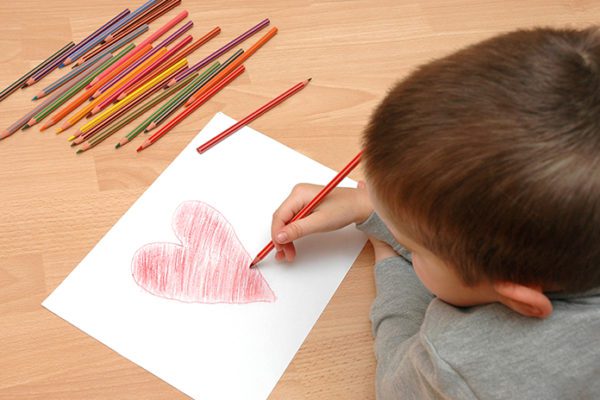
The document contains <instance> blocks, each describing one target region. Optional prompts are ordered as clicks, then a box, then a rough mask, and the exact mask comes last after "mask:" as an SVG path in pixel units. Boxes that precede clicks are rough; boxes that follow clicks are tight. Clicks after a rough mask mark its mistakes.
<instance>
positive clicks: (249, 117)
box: [196, 78, 312, 154]
mask: <svg viewBox="0 0 600 400" xmlns="http://www.w3.org/2000/svg"><path fill="white" fill-rule="evenodd" d="M311 80H312V78H308V79H307V80H305V81H303V82H300V83H297V84H296V85H294V86H292V87H291V88H289V89H288V90H286V91H285V92H283V93H281V94H280V95H279V96H277V97H275V98H274V99H273V100H271V101H269V102H268V103H266V104H264V105H263V106H262V107H260V108H258V109H257V110H255V111H253V112H252V113H250V114H249V115H247V116H246V117H244V118H243V119H241V120H240V121H238V122H237V123H235V124H233V125H231V126H230V127H229V128H227V129H225V130H224V131H223V132H221V133H219V134H218V135H217V136H215V137H213V138H212V139H210V140H208V141H207V142H206V143H204V144H202V145H201V146H199V147H198V148H197V149H196V150H197V151H198V153H200V154H202V153H204V152H205V151H206V150H208V149H210V148H211V147H213V146H214V145H216V144H217V143H219V142H220V141H221V140H223V139H225V138H226V137H228V136H230V135H233V134H234V133H235V132H237V131H238V130H240V129H241V128H243V127H244V126H246V125H248V124H249V123H250V122H252V121H254V120H255V119H256V118H258V117H260V116H261V115H263V114H264V113H266V112H267V111H269V110H271V109H272V108H274V107H275V106H277V105H278V104H281V103H283V102H284V101H285V100H286V99H288V98H290V97H292V96H293V95H294V94H296V93H298V92H299V91H301V90H302V89H304V88H305V87H306V85H308V83H309V82H310V81H311Z"/></svg>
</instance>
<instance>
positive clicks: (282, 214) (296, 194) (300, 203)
mask: <svg viewBox="0 0 600 400" xmlns="http://www.w3.org/2000/svg"><path fill="white" fill-rule="evenodd" d="M318 190H319V189H318V186H314V185H297V186H296V187H295V188H294V190H292V193H290V195H289V196H288V197H287V198H286V199H285V200H284V201H283V203H281V205H280V206H279V208H278V209H277V210H276V211H275V212H274V213H273V220H272V222H271V237H272V238H273V243H274V244H275V248H276V249H278V250H279V247H278V243H285V242H280V241H278V240H276V237H275V235H276V234H277V233H278V232H279V231H281V229H282V228H283V227H284V226H285V224H287V223H288V222H289V221H290V220H291V219H292V218H294V216H295V215H296V214H297V213H298V212H299V211H300V210H302V207H304V206H305V205H306V204H308V203H309V202H310V201H311V200H312V198H313V196H314V193H313V192H318Z"/></svg>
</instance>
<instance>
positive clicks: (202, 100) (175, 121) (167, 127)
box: [137, 65, 246, 152]
mask: <svg viewBox="0 0 600 400" xmlns="http://www.w3.org/2000/svg"><path fill="white" fill-rule="evenodd" d="M245 70H246V68H245V67H244V66H243V65H240V66H239V67H237V68H236V69H235V70H233V71H232V72H231V73H230V74H229V75H227V76H226V77H225V78H223V80H222V81H220V82H219V83H218V84H217V85H215V86H213V87H212V88H211V89H210V90H209V91H208V92H206V93H204V95H203V96H202V97H200V98H198V99H197V100H196V101H194V102H193V103H192V104H190V106H189V107H187V108H185V109H184V110H183V111H181V112H180V113H179V114H177V115H176V116H175V117H173V118H172V119H171V120H170V121H169V122H167V124H166V125H165V126H163V127H162V128H161V129H160V130H159V131H158V132H156V133H155V134H154V135H152V136H150V137H149V138H148V139H146V140H145V141H144V143H142V145H141V146H140V147H138V148H137V152H140V151H142V150H144V149H145V148H147V147H150V146H151V145H152V144H154V143H155V142H156V141H157V140H158V139H160V138H161V137H163V136H164V135H166V134H167V133H168V132H169V131H170V130H171V129H173V128H174V127H175V126H176V125H177V124H179V123H180V122H181V121H183V120H184V119H185V118H186V117H187V116H188V115H190V114H191V113H193V112H194V111H195V110H197V109H198V107H200V106H201V105H202V104H204V103H206V102H207V101H208V100H209V99H210V98H211V97H213V96H214V95H215V94H217V93H218V92H219V91H220V90H221V89H223V88H224V87H225V86H227V84H229V83H230V82H231V81H233V80H234V79H235V78H237V77H238V76H240V75H241V74H242V73H243V72H244V71H245Z"/></svg>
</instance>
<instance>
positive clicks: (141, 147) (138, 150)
mask: <svg viewBox="0 0 600 400" xmlns="http://www.w3.org/2000/svg"><path fill="white" fill-rule="evenodd" d="M142 150H144V145H141V146H140V147H138V148H137V150H136V151H137V152H138V153H139V152H140V151H142Z"/></svg>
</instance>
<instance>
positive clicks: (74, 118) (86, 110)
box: [62, 48, 167, 130]
mask: <svg viewBox="0 0 600 400" xmlns="http://www.w3.org/2000/svg"><path fill="white" fill-rule="evenodd" d="M166 51H167V49H165V48H162V49H160V50H159V51H158V52H156V54H154V55H153V56H152V57H150V58H148V59H147V60H146V61H144V62H143V63H142V64H140V65H139V66H138V67H137V68H136V69H134V70H133V71H131V72H130V73H129V74H127V75H125V76H124V77H123V78H122V79H121V80H120V81H118V82H117V83H116V84H115V85H113V87H111V88H110V89H108V90H107V91H106V92H104V93H102V95H101V96H100V97H98V98H97V99H95V100H94V101H92V102H90V103H89V104H88V105H86V106H85V107H83V108H82V109H81V110H79V111H78V112H77V113H76V114H75V115H73V116H72V117H71V118H69V119H68V120H67V122H65V123H64V124H63V126H62V130H66V129H68V128H70V127H71V126H73V125H75V124H76V123H77V122H78V121H80V120H81V119H82V118H83V117H85V116H86V115H88V114H89V113H90V112H91V111H92V110H93V109H94V107H96V105H98V103H99V102H100V101H102V100H104V99H105V98H106V97H105V96H109V95H110V94H111V93H113V92H114V91H115V90H117V89H118V88H119V87H121V85H124V84H125V82H127V81H128V80H129V79H130V78H131V77H132V76H135V75H136V74H137V73H138V72H139V71H141V70H143V69H144V68H146V67H147V66H148V65H150V64H151V63H152V62H154V61H155V60H156V59H157V58H159V57H160V56H161V55H163V54H164V53H165V52H166ZM113 65H114V64H113ZM103 79H104V78H103Z"/></svg>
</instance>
